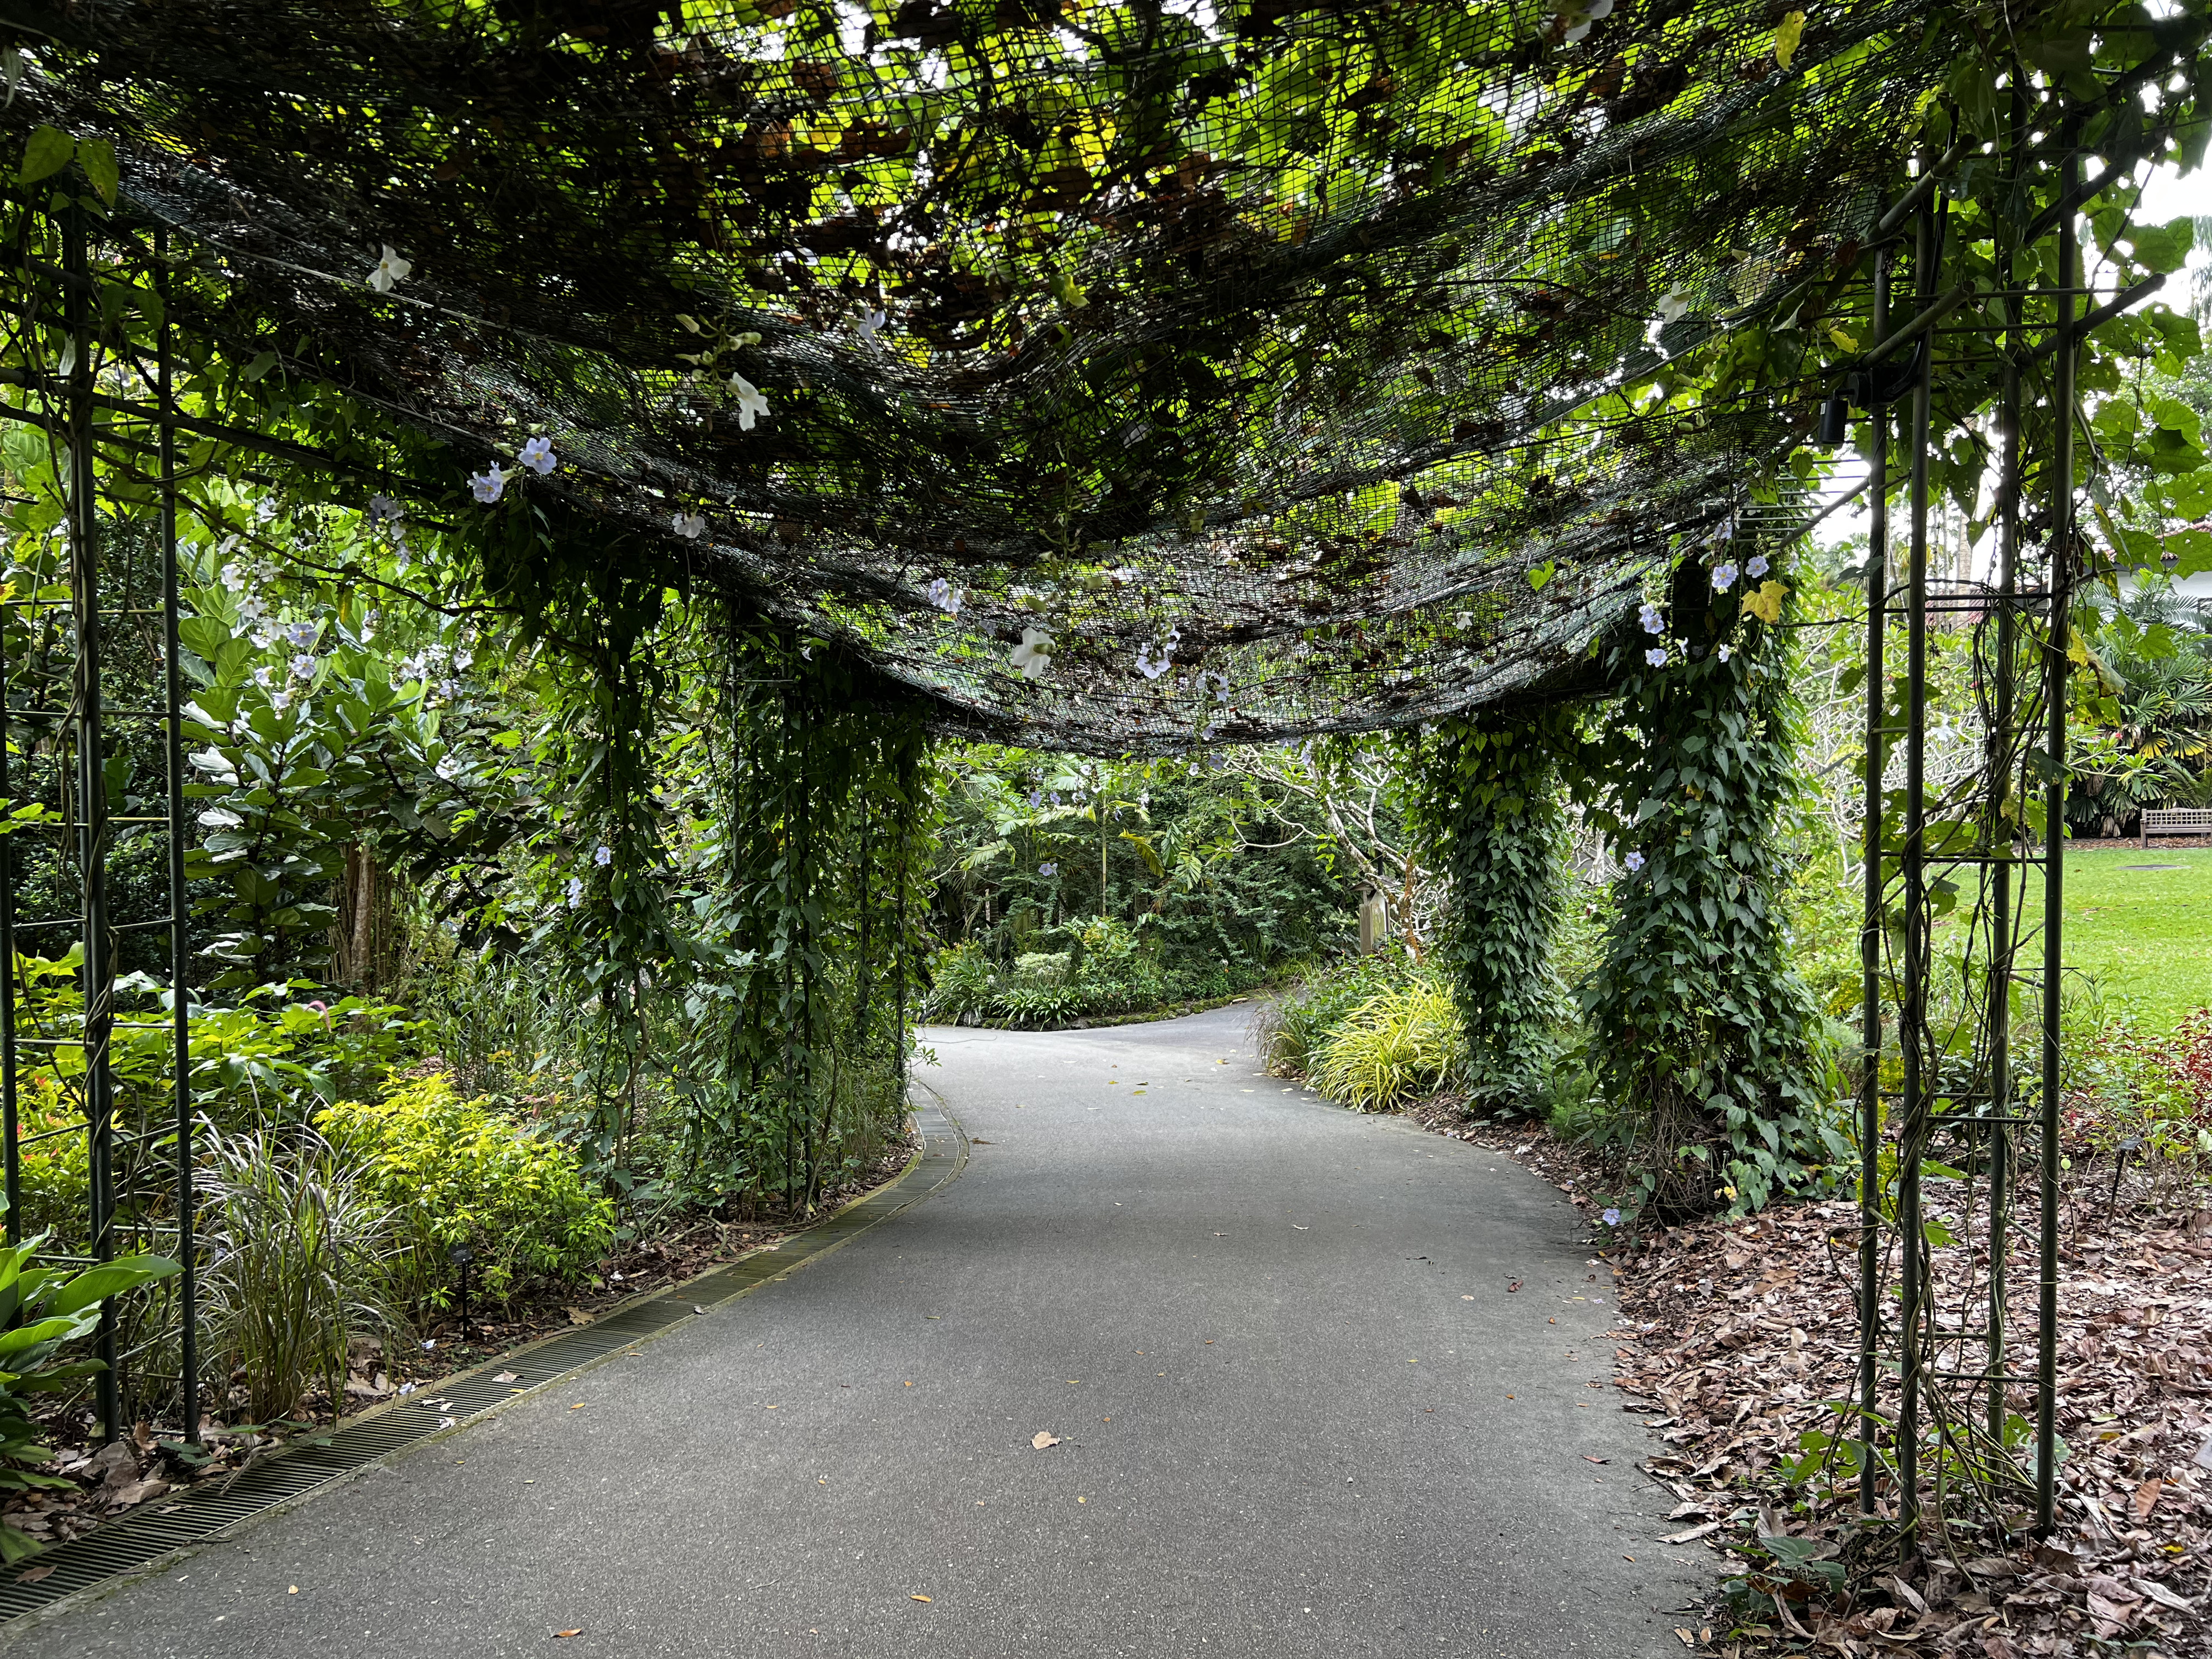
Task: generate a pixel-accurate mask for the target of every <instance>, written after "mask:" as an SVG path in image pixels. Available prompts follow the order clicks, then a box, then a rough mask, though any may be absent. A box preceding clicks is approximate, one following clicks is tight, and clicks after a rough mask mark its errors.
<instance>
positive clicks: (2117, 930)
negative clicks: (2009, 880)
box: [2027, 841, 2212, 1030]
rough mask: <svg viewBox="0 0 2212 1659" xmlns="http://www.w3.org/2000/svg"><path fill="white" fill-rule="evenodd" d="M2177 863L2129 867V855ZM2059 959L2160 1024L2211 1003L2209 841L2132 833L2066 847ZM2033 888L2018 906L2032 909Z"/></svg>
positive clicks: (2133, 861)
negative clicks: (2144, 840) (2139, 838)
mask: <svg viewBox="0 0 2212 1659" xmlns="http://www.w3.org/2000/svg"><path fill="white" fill-rule="evenodd" d="M2144 864H2167V865H2177V866H2179V868H2178V869H2171V870H2134V869H2130V868H2129V867H2128V866H2130V865H2144ZM2063 908H2064V913H2065V917H2066V931H2065V936H2064V952H2065V958H2066V964H2067V966H2068V967H2069V968H2076V969H2081V971H2083V972H2084V973H2087V974H2089V975H2093V977H2094V978H2095V980H2096V981H2097V984H2098V987H2099V988H2100V989H2101V990H2102V991H2103V993H2104V995H2105V999H2106V1001H2107V1002H2108V1003H2109V1004H2110V1005H2111V1006H2113V1007H2114V1008H2115V1009H2128V1010H2131V1011H2132V1012H2135V1013H2136V1014H2137V1015H2138V1016H2140V1017H2141V1018H2142V1020H2143V1021H2144V1022H2145V1023H2146V1024H2150V1025H2154V1026H2155V1027H2157V1028H2158V1029H2160V1030H2166V1029H2169V1028H2171V1027H2172V1024H2173V1023H2174V1022H2175V1021H2176V1020H2177V1019H2179V1018H2181V1016H2182V1015H2183V1014H2185V1013H2186V1012H2189V1010H2191V1008H2197V1007H2202V1006H2204V1005H2206V1004H2208V1003H2212V848H2161V847H2160V845H2159V844H2158V843H2157V842H2155V841H2154V842H2152V843H2151V844H2150V847H2149V849H2148V851H2146V850H2145V849H2144V848H2140V847H2138V846H2136V844H2135V843H2134V842H2115V843H2113V845H2112V847H2110V848H2098V849H2097V850H2096V851H2094V852H2079V851H2076V852H2069V854H2067V855H2066V898H2065V903H2064V907H2063ZM2042 909H2043V906H2042V903H2041V895H2040V894H2037V895H2036V896H2034V897H2033V899H2031V901H2030V902H2029V904H2028V906H2027V914H2028V915H2030V916H2036V915H2041V914H2042Z"/></svg>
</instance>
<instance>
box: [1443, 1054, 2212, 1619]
mask: <svg viewBox="0 0 2212 1659" xmlns="http://www.w3.org/2000/svg"><path fill="white" fill-rule="evenodd" d="M1407 1115H1410V1116H1412V1117H1413V1118H1414V1119H1415V1120H1416V1121H1419V1122H1420V1123H1422V1124H1423V1126H1424V1127H1427V1128H1429V1129H1431V1130H1432V1131H1434V1132H1436V1133H1440V1134H1443V1135H1446V1136H1448V1137H1449V1138H1450V1139H1456V1140H1462V1141H1466V1142H1469V1143H1472V1144H1474V1145H1478V1146H1481V1147H1483V1148H1484V1150H1486V1151H1487V1152H1492V1153H1493V1154H1495V1155H1498V1156H1500V1157H1510V1158H1513V1159H1515V1161H1516V1162H1517V1163H1519V1164H1522V1166H1523V1167H1525V1168H1528V1169H1529V1170H1533V1171H1534V1173H1535V1174H1537V1175H1538V1176H1541V1177H1542V1178H1543V1179H1545V1180H1546V1181H1547V1182H1551V1183H1552V1184H1553V1186H1555V1187H1557V1188H1559V1190H1560V1191H1561V1192H1562V1193H1563V1194H1565V1195H1566V1197H1567V1198H1568V1199H1569V1200H1570V1201H1571V1202H1572V1203H1573V1204H1575V1205H1576V1206H1578V1207H1580V1208H1582V1209H1583V1210H1585V1211H1587V1212H1589V1221H1590V1223H1591V1225H1592V1229H1593V1233H1594V1235H1595V1240H1596V1245H1597V1249H1596V1251H1595V1254H1598V1255H1600V1257H1601V1260H1603V1261H1605V1262H1606V1264H1607V1267H1610V1268H1611V1269H1612V1276H1613V1290H1614V1292H1615V1294H1616V1296H1617V1298H1618V1301H1619V1304H1620V1314H1621V1316H1622V1322H1621V1323H1620V1324H1619V1325H1617V1326H1616V1327H1615V1328H1613V1330H1612V1331H1610V1332H1609V1333H1608V1334H1609V1336H1610V1337H1611V1338H1612V1340H1613V1342H1614V1344H1615V1347H1614V1362H1615V1363H1614V1369H1615V1372H1616V1375H1615V1376H1614V1379H1613V1383H1614V1387H1615V1388H1616V1389H1619V1390H1620V1391H1621V1392H1622V1393H1624V1394H1626V1395H1629V1396H1631V1399H1630V1401H1629V1403H1627V1404H1625V1405H1624V1406H1623V1407H1622V1409H1623V1410H1624V1411H1629V1412H1632V1413H1637V1414H1638V1416H1640V1417H1642V1418H1643V1419H1644V1421H1645V1423H1646V1424H1647V1425H1649V1426H1650V1427H1651V1428H1653V1429H1654V1430H1656V1431H1658V1439H1659V1440H1660V1442H1661V1443H1662V1447H1663V1449H1660V1450H1656V1451H1655V1452H1654V1453H1653V1455H1650V1457H1648V1458H1647V1459H1645V1461H1644V1463H1643V1464H1642V1465H1641V1466H1640V1467H1641V1468H1643V1470H1644V1473H1645V1474H1647V1475H1648V1476H1650V1478H1651V1479H1652V1480H1654V1481H1656V1483H1657V1484H1658V1485H1659V1486H1661V1487H1662V1488H1663V1489H1664V1490H1665V1491H1666V1492H1668V1493H1669V1494H1670V1495H1672V1496H1673V1497H1674V1498H1676V1499H1677V1500H1679V1501H1678V1503H1677V1504H1676V1507H1675V1508H1674V1511H1673V1513H1672V1514H1671V1515H1670V1516H1669V1517H1668V1518H1669V1519H1670V1520H1675V1521H1680V1520H1685V1519H1688V1518H1690V1517H1692V1516H1704V1517H1705V1518H1704V1519H1703V1520H1701V1521H1699V1522H1698V1523H1697V1524H1695V1525H1692V1526H1690V1527H1687V1528H1682V1529H1681V1530H1679V1531H1676V1532H1674V1533H1672V1534H1668V1535H1666V1536H1664V1537H1662V1543H1665V1544H1667V1545H1669V1546H1673V1547H1686V1546H1691V1545H1702V1546H1704V1547H1706V1548H1708V1549H1712V1550H1716V1551H1717V1552H1718V1554H1717V1557H1716V1558H1715V1559H1714V1560H1713V1562H1712V1565H1713V1567H1714V1569H1715V1570H1716V1571H1715V1576H1716V1578H1718V1577H1721V1576H1722V1575H1723V1574H1725V1575H1728V1576H1729V1577H1740V1578H1743V1579H1746V1580H1747V1581H1748V1582H1749V1583H1753V1584H1759V1583H1765V1584H1771V1585H1774V1586H1776V1587H1777V1588H1778V1589H1779V1590H1780V1592H1781V1593H1780V1594H1779V1595H1776V1594H1771V1593H1770V1594H1768V1595H1765V1597H1764V1608H1763V1609H1761V1610H1758V1611H1755V1612H1754V1613H1752V1614H1751V1615H1749V1616H1746V1615H1745V1614H1744V1613H1742V1612H1741V1603H1739V1604H1738V1606H1739V1611H1738V1612H1737V1613H1735V1614H1733V1615H1731V1613H1729V1608H1728V1607H1727V1605H1726V1604H1725V1603H1724V1602H1723V1601H1722V1600H1721V1599H1720V1597H1719V1595H1718V1594H1717V1590H1716V1594H1715V1597H1714V1601H1713V1602H1712V1605H1711V1607H1709V1608H1708V1609H1707V1613H1708V1617H1709V1618H1710V1620H1711V1624H1710V1626H1704V1625H1703V1624H1702V1621H1701V1627H1700V1628H1699V1630H1697V1631H1695V1632H1691V1631H1687V1630H1677V1631H1676V1632H1675V1633H1676V1634H1677V1635H1678V1636H1679V1637H1680V1638H1682V1639H1683V1642H1684V1645H1685V1646H1686V1647H1687V1648H1692V1649H1694V1650H1699V1651H1701V1652H1705V1653H1708V1654H1712V1655H1716V1656H1718V1659H1754V1656H1765V1655H1773V1654H1784V1653H1788V1654H1817V1655H1821V1656H1831V1655H1845V1656H1872V1655H1876V1654H1881V1655H1898V1656H1910V1659H1961V1656H1963V1659H2090V1656H2093V1655H2104V1654H2109V1653H2118V1652H2120V1651H2123V1650H2124V1651H2125V1652H2127V1653H2129V1654H2130V1655H2134V1656H2143V1659H2152V1656H2155V1659H2201V1656H2204V1655H2206V1654H2212V1620H2208V1619H2207V1616H2206V1614H2207V1609H2208V1601H2212V1208H2189V1207H2182V1208H2176V1207H2174V1206H2172V1203H2171V1194H2170V1193H2168V1192H2167V1191H2166V1189H2164V1188H2160V1186H2159V1185H2158V1184H2157V1183H2158V1180H2159V1177H2158V1176H2156V1175H2155V1174H2150V1175H2142V1174H2140V1173H2139V1172H2138V1171H2137V1170H2133V1169H2131V1170H2129V1171H2128V1172H2127V1179H2126V1180H2125V1181H2124V1182H2123V1184H2122V1186H2121V1188H2120V1193H2119V1198H2118V1201H2117V1203H2114V1202H2112V1201H2111V1200H2112V1173H2111V1170H2110V1168H2109V1166H2108V1165H2106V1164H2102V1163H2099V1164H2093V1165H2091V1166H2089V1167H2088V1168H2087V1169H2086V1170H2085V1169H2081V1168H2080V1167H2079V1166H2078V1165H2077V1169H2076V1170H2075V1173H2074V1175H2073V1176H2072V1177H2071V1186H2070V1188H2069V1190H2068V1191H2066V1192H2065V1194H2064V1195H2063V1199H2062V1205H2063V1207H2062V1210H2061V1221H2060V1231H2061V1237H2062V1239H2063V1241H2064V1243H2063V1244H2062V1247H2061V1255H2060V1267H2061V1276H2060V1281H2059V1283H2060V1291H2059V1295H2060V1309H2059V1328H2058V1333H2057V1350H2058V1355H2059V1372H2058V1392H2059V1397H2060V1402H2061V1403H2060V1415H2059V1424H2058V1427H2059V1432H2060V1435H2061V1437H2063V1439H2064V1440H2065V1441H2066V1443H2067V1444H2068V1447H2069V1453H2068V1455H2067V1457H2066V1460H2065V1462H2063V1464H2062V1465H2061V1466H2060V1484H2061V1497H2060V1506H2059V1518H2060V1527H2059V1531H2058V1533H2057V1534H2056V1535H2055V1536H2054V1537H2053V1538H2052V1539H2051V1540H2050V1541H2047V1542H2044V1543H2038V1542H2035V1541H2033V1540H2031V1539H2029V1538H2027V1537H2026V1536H2025V1535H2024V1534H2022V1535H2021V1536H2019V1537H2017V1538H2015V1540H2013V1541H2008V1542H2002V1541H1998V1540H1996V1539H1995V1538H1993V1537H1992V1538H1985V1539H1983V1540H1980V1541H1975V1540H1971V1539H1968V1538H1966V1536H1964V1535H1963V1534H1960V1535H1957V1536H1955V1537H1954V1538H1953V1539H1952V1540H1951V1541H1950V1542H1949V1543H1948V1545H1947V1544H1946V1543H1945V1542H1944V1541H1943V1540H1942V1538H1941V1537H1940V1536H1939V1537H1936V1538H1931V1540H1930V1546H1929V1548H1928V1549H1927V1550H1926V1552H1925V1553H1924V1555H1923V1559H1921V1560H1919V1561H1917V1562H1915V1563H1911V1564H1904V1563H1899V1562H1897V1561H1896V1560H1895V1559H1894V1557H1893V1555H1892V1556H1891V1558H1890V1559H1888V1560H1887V1561H1886V1562H1881V1561H1879V1558H1878V1555H1877V1554H1876V1553H1875V1552H1873V1551H1870V1550H1869V1549H1868V1548H1867V1547H1866V1545H1867V1542H1868V1540H1867V1539H1865V1538H1864V1537H1863V1536H1862V1534H1860V1531H1859V1528H1858V1526H1857V1491H1856V1488H1855V1487H1854V1486H1851V1485H1850V1483H1848V1482H1845V1483H1842V1484H1841V1485H1840V1487H1839V1488H1838V1489H1836V1490H1829V1489H1826V1488H1824V1487H1822V1486H1818V1485H1815V1486H1809V1487H1808V1486H1793V1485H1792V1483H1791V1480H1790V1472H1789V1469H1788V1468H1785V1464H1786V1463H1794V1462H1796V1460H1797V1459H1798V1457H1799V1456H1800V1455H1801V1453H1800V1441H1799V1437H1800V1436H1801V1435H1802V1434H1803V1433H1804V1432H1805V1431H1808V1430H1819V1431H1828V1430H1830V1429H1832V1428H1833V1427H1834V1426H1835V1421H1836V1419H1835V1417H1834V1414H1833V1413H1832V1412H1831V1411H1829V1410H1828V1409H1827V1402H1830V1401H1836V1400H1838V1399H1842V1398H1848V1397H1850V1396H1851V1395H1853V1393H1854V1392H1855V1389H1856V1376H1857V1364H1858V1332H1857V1304H1856V1289H1857V1254H1856V1252H1857V1227H1858V1212H1857V1204H1856V1202H1855V1201H1853V1200H1844V1201H1833V1200H1832V1201H1829V1202H1826V1203H1820V1202H1804V1203H1794V1204H1781V1205H1777V1206H1773V1207H1772V1208H1771V1209H1769V1210H1767V1211H1765V1212H1763V1213H1761V1214H1759V1215H1758V1216H1756V1217H1753V1218H1741V1219H1737V1220H1735V1221H1724V1220H1722V1219H1719V1218H1711V1219H1707V1220H1703V1221H1697V1222H1692V1223H1689V1224H1687V1225H1682V1226H1679V1227H1673V1228H1664V1229H1654V1230H1652V1231H1650V1232H1648V1233H1646V1234H1645V1235H1644V1236H1643V1237H1640V1238H1638V1239H1633V1240H1630V1239H1623V1238H1621V1237H1619V1236H1618V1235H1615V1234H1613V1232H1612V1231H1611V1230H1609V1229H1606V1228H1604V1227H1602V1226H1601V1225H1598V1224H1597V1212H1598V1211H1599V1210H1600V1209H1601V1208H1602V1207H1604V1203H1603V1200H1602V1197H1601V1195H1602V1194H1604V1193H1606V1192H1607V1190H1608V1188H1610V1187H1611V1186H1612V1185H1613V1183H1614V1182H1617V1181H1618V1179H1619V1176H1618V1172H1617V1171H1615V1170H1611V1169H1609V1168H1608V1167H1607V1165H1606V1164H1604V1162H1603V1161H1602V1160H1601V1158H1599V1157H1597V1156H1596V1155H1595V1154H1594V1152H1592V1151H1591V1149H1589V1148H1587V1147H1583V1146H1571V1145H1568V1144H1566V1143H1563V1142H1561V1141H1559V1140H1558V1139H1554V1138H1553V1136H1551V1135H1550V1134H1549V1133H1547V1132H1546V1131H1543V1130H1541V1129H1537V1128H1533V1127H1530V1126H1528V1125H1525V1124H1522V1125H1516V1126H1513V1127H1512V1128H1511V1129H1510V1130H1506V1129H1504V1128H1502V1127H1500V1128H1495V1129H1493V1128H1490V1127H1485V1126H1482V1125H1479V1124H1470V1123H1468V1121H1466V1120H1465V1119H1464V1118H1463V1117H1462V1115H1461V1111H1460V1103H1459V1102H1458V1101H1456V1100H1455V1099H1453V1098H1452V1097H1448V1096H1447V1097H1437V1098H1436V1099H1433V1100H1430V1101H1425V1102H1422V1103H1418V1104H1417V1105H1415V1106H1414V1107H1413V1108H1412V1109H1409V1111H1408V1114H1407ZM2160 1200H2166V1201H2164V1202H2161V1201H2160ZM2198 1201H2199V1202H2201V1201H2202V1200H2201V1198H2200V1199H2199V1200H2198ZM2035 1226H2036V1223H2035V1219H2034V1208H2033V1189H2032V1188H2028V1189H2024V1195H2023V1197H2022V1199H2021V1200H2020V1201H2019V1202H2018V1203H2017V1204H2016V1207H2015V1237H2024V1238H2033V1236H2034V1232H2035ZM1954 1248H1962V1247H1954ZM2016 1279H2017V1282H2020V1283H2022V1284H2031V1283H2032V1282H2033V1267H2032V1263H2031V1265H2030V1267H2028V1268H2027V1270H2026V1271H2025V1272H2022V1273H2018V1274H2016ZM2014 1319H2015V1332H2014V1334H2015V1338H2016V1340H2017V1342H2018V1344H2019V1349H2018V1351H2019V1352H2021V1353H2022V1354H2023V1355H2026V1354H2032V1352H2033V1343H2034V1328H2033V1311H2032V1309H2029V1308H2022V1307H2020V1306H2018V1305H2017V1304H2016V1305H2015V1314H2014ZM2013 1406H2014V1409H2015V1410H2019V1411H2021V1413H2022V1414H2023V1415H2025V1416H2027V1417H2029V1418H2033V1403H2032V1400H2031V1399H2030V1398H2029V1396H2028V1395H2027V1393H2025V1392H2023V1393H2022V1394H2021V1397H2020V1398H2019V1399H2018V1400H2016V1401H2014V1402H2013ZM1847 1560H1848V1561H1849V1562H1850V1565H1847ZM1878 1562H1879V1564H1878V1565H1877V1563H1878ZM1790 1563H1797V1564H1800V1565H1797V1566H1796V1567H1795V1568H1792V1567H1791V1566H1790V1565H1788V1564H1790ZM1824 1568H1832V1569H1834V1570H1835V1571H1823V1569H1824ZM1838 1582H1839V1583H1840V1586H1841V1587H1840V1588H1839V1589H1832V1588H1831V1587H1832V1584H1834V1583H1838Z"/></svg>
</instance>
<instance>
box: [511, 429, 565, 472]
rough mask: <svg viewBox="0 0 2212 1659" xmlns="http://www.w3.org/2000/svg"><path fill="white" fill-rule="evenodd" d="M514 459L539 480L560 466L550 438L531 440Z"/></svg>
mask: <svg viewBox="0 0 2212 1659" xmlns="http://www.w3.org/2000/svg"><path fill="white" fill-rule="evenodd" d="M514 459H516V460H517V461H519V462H520V463H521V464H522V465H524V466H526V467H528V468H529V469H530V470H531V471H532V472H535V473H536V474H537V475H538V477H541V478H542V477H544V476H545V475H546V474H547V473H549V472H550V471H552V470H553V469H554V468H555V467H556V466H558V465H561V458H560V457H559V456H557V455H556V454H555V453H553V441H552V440H551V439H550V438H532V440H531V441H529V442H528V443H526V444H525V445H523V447H522V453H520V455H518V456H516V457H515V458H514Z"/></svg>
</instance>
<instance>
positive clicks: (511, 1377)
mask: <svg viewBox="0 0 2212 1659" xmlns="http://www.w3.org/2000/svg"><path fill="white" fill-rule="evenodd" d="M520 1380H521V1379H520V1378H519V1377H518V1376H515V1374H514V1373H513V1371H501V1373H500V1374H499V1375H498V1376H495V1377H494V1378H492V1381H493V1382H495V1383H515V1382H520Z"/></svg>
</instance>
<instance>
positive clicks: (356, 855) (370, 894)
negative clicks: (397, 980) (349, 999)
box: [331, 846, 396, 996]
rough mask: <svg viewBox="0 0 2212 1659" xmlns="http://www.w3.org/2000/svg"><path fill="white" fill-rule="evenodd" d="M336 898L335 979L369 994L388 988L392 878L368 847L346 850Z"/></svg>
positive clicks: (391, 964) (333, 934)
mask: <svg viewBox="0 0 2212 1659" xmlns="http://www.w3.org/2000/svg"><path fill="white" fill-rule="evenodd" d="M392 912H393V907H392V882H391V878H389V876H387V875H386V872H385V871H384V869H383V867H382V866H380V865H379V864H378V863H377V861H376V854H374V852H372V851H371V850H370V849H369V848H366V847H361V846H354V847H349V848H346V857H345V874H344V875H343V877H342V878H340V880H339V882H338V890H337V913H338V916H337V922H336V923H335V924H334V925H333V926H332V927H331V981H332V982H333V983H334V984H337V985H343V986H344V987H347V988H348V989H349V990H353V991H357V992H360V993H361V994H362V995H364V996H366V995H370V994H374V993H375V992H378V991H380V990H383V989H385V988H386V987H388V986H389V985H390V984H391V983H392V976H393V972H394V968H395V963H394V962H393V954H394V939H393V934H394V933H395V931H396V930H395V929H394V927H393V926H392V922H393V913H392Z"/></svg>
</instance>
